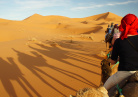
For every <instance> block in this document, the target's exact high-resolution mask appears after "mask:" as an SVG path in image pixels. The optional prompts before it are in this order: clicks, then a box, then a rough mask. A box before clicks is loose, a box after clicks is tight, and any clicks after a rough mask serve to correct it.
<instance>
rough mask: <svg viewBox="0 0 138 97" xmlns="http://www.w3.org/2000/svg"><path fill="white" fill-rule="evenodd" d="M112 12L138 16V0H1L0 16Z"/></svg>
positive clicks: (19, 17)
mask: <svg viewBox="0 0 138 97" xmlns="http://www.w3.org/2000/svg"><path fill="white" fill-rule="evenodd" d="M106 12H112V13H114V14H116V15H119V16H122V17H123V16H125V15H126V14H128V13H132V14H135V15H136V16H138V0H0V18H2V19H8V20H24V19H25V18H27V17H29V16H32V15H33V14H36V13H37V14H40V15H43V16H48V15H60V16H66V17H69V18H84V17H89V16H93V15H97V14H101V13H106Z"/></svg>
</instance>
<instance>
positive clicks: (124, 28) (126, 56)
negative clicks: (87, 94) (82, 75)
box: [104, 14, 138, 90]
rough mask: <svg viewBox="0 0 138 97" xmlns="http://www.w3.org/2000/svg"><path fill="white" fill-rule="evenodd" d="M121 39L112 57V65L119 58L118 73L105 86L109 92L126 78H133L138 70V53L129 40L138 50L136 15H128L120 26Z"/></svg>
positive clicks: (116, 44)
mask: <svg viewBox="0 0 138 97" xmlns="http://www.w3.org/2000/svg"><path fill="white" fill-rule="evenodd" d="M119 30H120V31H121V36H120V38H118V39H116V41H115V43H114V45H113V51H112V55H111V65H112V64H115V63H116V62H117V60H118V58H119V66H118V71H117V72H116V73H115V74H114V75H112V76H110V77H109V78H108V79H107V81H106V82H105V84H104V87H105V88H106V89H107V90H109V89H110V88H111V87H113V86H115V85H117V84H118V83H119V82H121V81H122V80H124V79H125V78H127V77H129V76H131V75H132V74H134V73H135V72H136V71H137V70H138V52H137V51H136V50H135V49H134V48H133V47H132V46H131V45H130V44H129V42H128V41H127V39H129V40H130V41H131V42H132V43H133V44H134V46H135V47H136V48H138V45H137V43H138V33H137V30H138V18H137V16H135V15H134V14H127V15H126V16H124V17H123V18H122V20H121V24H120V26H119Z"/></svg>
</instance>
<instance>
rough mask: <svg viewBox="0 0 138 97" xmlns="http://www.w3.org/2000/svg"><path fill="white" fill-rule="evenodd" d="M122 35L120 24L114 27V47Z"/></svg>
mask: <svg viewBox="0 0 138 97" xmlns="http://www.w3.org/2000/svg"><path fill="white" fill-rule="evenodd" d="M120 35H121V31H119V28H118V24H115V26H114V32H113V38H112V42H111V43H112V46H113V45H114V42H115V40H116V39H117V38H119V37H120Z"/></svg>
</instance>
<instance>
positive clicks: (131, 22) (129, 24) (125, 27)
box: [119, 14, 138, 40]
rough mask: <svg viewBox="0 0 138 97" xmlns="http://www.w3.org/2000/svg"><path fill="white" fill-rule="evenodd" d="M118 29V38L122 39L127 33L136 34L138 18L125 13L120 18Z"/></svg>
mask: <svg viewBox="0 0 138 97" xmlns="http://www.w3.org/2000/svg"><path fill="white" fill-rule="evenodd" d="M119 30H120V31H121V32H122V33H121V36H120V38H121V39H122V40H123V39H124V38H127V35H128V34H130V35H138V33H137V30H138V18H137V17H136V16H135V15H134V14H127V15H126V16H125V17H123V18H122V20H121V25H120V26H119Z"/></svg>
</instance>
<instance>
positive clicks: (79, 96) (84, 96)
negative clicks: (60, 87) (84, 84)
mask: <svg viewBox="0 0 138 97" xmlns="http://www.w3.org/2000/svg"><path fill="white" fill-rule="evenodd" d="M70 97H109V96H108V92H107V90H106V89H105V88H104V87H103V86H101V87H99V88H84V89H80V90H79V91H78V92H77V93H76V96H72V95H70Z"/></svg>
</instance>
